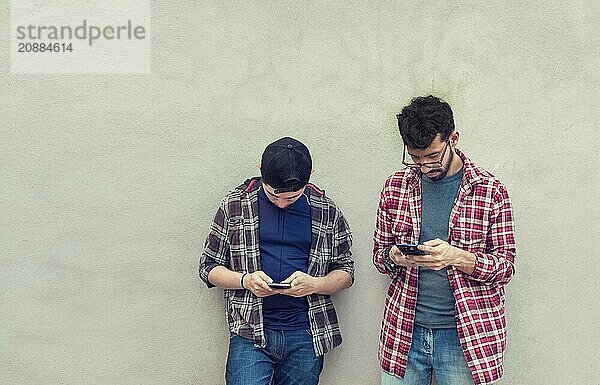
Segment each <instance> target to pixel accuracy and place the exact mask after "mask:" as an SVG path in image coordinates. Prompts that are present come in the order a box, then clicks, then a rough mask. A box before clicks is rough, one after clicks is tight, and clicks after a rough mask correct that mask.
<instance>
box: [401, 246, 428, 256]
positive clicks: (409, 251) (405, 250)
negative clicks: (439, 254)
mask: <svg viewBox="0 0 600 385" xmlns="http://www.w3.org/2000/svg"><path fill="white" fill-rule="evenodd" d="M396 247H397V248H398V249H400V251H401V252H402V254H404V255H428V254H427V253H426V252H424V251H421V250H419V249H417V245H413V244H410V243H401V244H399V245H396Z"/></svg>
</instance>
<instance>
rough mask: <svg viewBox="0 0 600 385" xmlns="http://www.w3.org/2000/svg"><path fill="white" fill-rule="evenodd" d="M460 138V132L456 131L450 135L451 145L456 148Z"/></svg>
mask: <svg viewBox="0 0 600 385" xmlns="http://www.w3.org/2000/svg"><path fill="white" fill-rule="evenodd" d="M459 138H460V134H459V133H458V131H454V132H453V133H451V134H450V144H451V145H452V147H456V144H457V143H458V139H459Z"/></svg>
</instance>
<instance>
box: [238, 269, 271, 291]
mask: <svg viewBox="0 0 600 385" xmlns="http://www.w3.org/2000/svg"><path fill="white" fill-rule="evenodd" d="M267 282H273V280H272V279H271V277H269V276H268V275H266V274H265V273H264V272H262V271H260V270H259V271H255V272H254V273H248V274H246V276H245V277H244V282H243V283H242V284H243V286H244V288H245V289H248V290H250V291H251V292H252V293H254V295H255V296H257V297H268V296H270V295H273V294H276V293H275V291H274V290H273V289H271V288H270V287H269V286H267Z"/></svg>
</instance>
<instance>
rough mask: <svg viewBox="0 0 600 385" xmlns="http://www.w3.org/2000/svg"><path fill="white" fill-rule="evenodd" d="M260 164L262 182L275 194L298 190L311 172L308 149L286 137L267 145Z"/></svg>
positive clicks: (306, 181) (305, 182) (304, 183)
mask: <svg viewBox="0 0 600 385" xmlns="http://www.w3.org/2000/svg"><path fill="white" fill-rule="evenodd" d="M260 163H261V164H260V173H261V175H262V180H263V181H264V182H265V183H267V184H268V185H269V186H271V187H273V188H274V189H275V191H274V193H275V194H279V193H285V192H290V191H298V190H300V189H301V188H302V187H304V186H306V184H307V183H308V180H309V179H310V173H311V172H312V158H311V157H310V152H309V151H308V148H307V147H306V146H305V145H304V144H302V142H300V141H298V140H296V139H294V138H290V137H287V136H286V137H285V138H281V139H279V140H276V141H275V142H273V143H271V144H269V145H268V146H267V147H266V148H265V151H264V152H263V154H262V159H261V162H260Z"/></svg>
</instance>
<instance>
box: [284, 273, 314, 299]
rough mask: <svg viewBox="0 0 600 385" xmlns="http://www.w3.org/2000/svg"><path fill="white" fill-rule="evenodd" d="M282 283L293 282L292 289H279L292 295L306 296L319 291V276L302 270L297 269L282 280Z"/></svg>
mask: <svg viewBox="0 0 600 385" xmlns="http://www.w3.org/2000/svg"><path fill="white" fill-rule="evenodd" d="M281 283H291V284H292V287H291V288H290V289H278V290H277V291H278V292H279V293H280V294H285V295H289V296H291V297H305V296H307V295H311V294H314V293H317V292H318V287H317V285H318V278H316V277H313V276H312V275H308V274H306V273H304V272H302V271H295V272H294V273H292V275H290V276H289V277H287V278H286V279H284V280H283V281H281Z"/></svg>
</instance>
